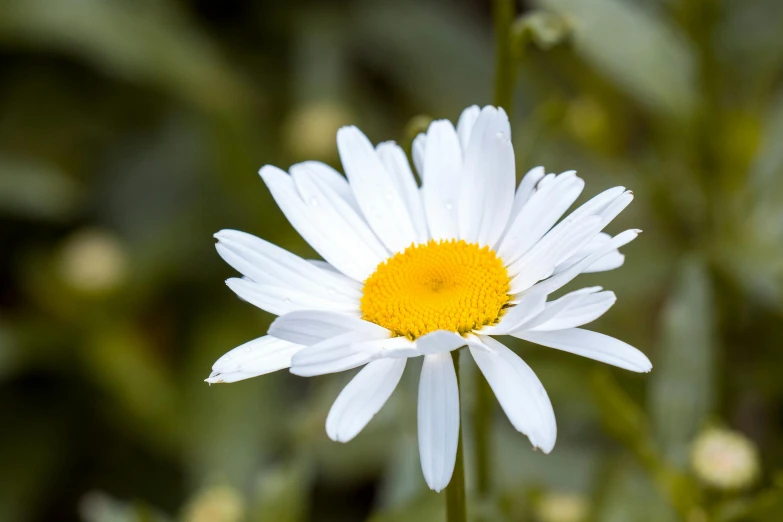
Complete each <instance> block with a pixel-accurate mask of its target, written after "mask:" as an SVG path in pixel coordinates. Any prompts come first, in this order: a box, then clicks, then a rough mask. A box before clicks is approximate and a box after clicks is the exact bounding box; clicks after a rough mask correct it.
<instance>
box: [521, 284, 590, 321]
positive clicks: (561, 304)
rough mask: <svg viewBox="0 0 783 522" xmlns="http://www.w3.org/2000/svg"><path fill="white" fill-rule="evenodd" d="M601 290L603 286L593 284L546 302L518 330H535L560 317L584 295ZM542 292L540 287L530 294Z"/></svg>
mask: <svg viewBox="0 0 783 522" xmlns="http://www.w3.org/2000/svg"><path fill="white" fill-rule="evenodd" d="M601 290H602V288H601V287H600V286H591V287H588V288H580V289H579V290H575V291H573V292H569V293H567V294H565V295H564V296H563V297H561V298H559V299H555V300H554V301H550V302H548V303H546V306H545V307H543V308H542V310H541V311H540V313H538V314H537V315H535V316H531V317H530V318H529V319H528V320H527V321H525V322H524V323H521V324H520V325H519V327H518V328H516V330H535V329H537V328H538V327H539V326H541V325H542V324H544V323H546V322H547V321H549V320H550V319H554V318H555V317H558V316H559V315H560V314H562V313H564V312H565V311H566V310H568V309H569V308H571V307H572V306H575V305H576V304H577V303H579V302H580V300H581V299H582V298H583V297H584V296H588V295H590V294H595V293H597V292H600V291H601ZM540 292H541V290H540V289H536V291H535V292H533V291H531V292H530V294H531V295H532V294H536V293H539V294H540ZM525 295H528V294H525Z"/></svg>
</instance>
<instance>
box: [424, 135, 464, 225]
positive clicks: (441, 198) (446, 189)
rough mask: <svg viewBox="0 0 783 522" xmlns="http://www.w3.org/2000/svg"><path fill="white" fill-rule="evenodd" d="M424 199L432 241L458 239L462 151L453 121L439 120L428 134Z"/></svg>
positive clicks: (425, 156)
mask: <svg viewBox="0 0 783 522" xmlns="http://www.w3.org/2000/svg"><path fill="white" fill-rule="evenodd" d="M423 167H424V174H423V176H422V187H421V191H422V197H423V201H424V213H425V215H426V216H427V228H428V230H429V232H430V236H431V237H432V239H453V238H456V237H458V235H459V234H458V227H457V222H458V221H457V220H458V213H457V206H458V204H459V194H460V187H461V184H462V151H461V149H460V145H459V138H458V137H457V131H455V130H454V126H453V125H452V124H451V122H450V121H447V120H438V121H433V122H432V123H431V124H430V127H429V130H428V131H427V147H426V149H425V153H424V165H423Z"/></svg>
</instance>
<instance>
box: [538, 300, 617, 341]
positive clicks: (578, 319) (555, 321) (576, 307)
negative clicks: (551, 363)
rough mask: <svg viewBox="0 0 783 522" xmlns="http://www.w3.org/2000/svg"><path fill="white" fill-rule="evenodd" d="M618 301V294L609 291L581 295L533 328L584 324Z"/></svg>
mask: <svg viewBox="0 0 783 522" xmlns="http://www.w3.org/2000/svg"><path fill="white" fill-rule="evenodd" d="M616 301H617V296H615V295H614V292H609V291H606V292H597V293H594V294H589V295H582V296H579V298H578V299H576V300H575V302H574V303H573V304H571V305H570V306H568V307H567V308H566V309H565V310H563V311H562V312H560V313H559V314H557V315H555V316H554V317H552V318H551V319H549V320H547V321H544V322H543V323H542V324H540V325H538V326H536V327H534V328H532V330H536V331H546V330H565V329H567V328H576V327H577V326H582V325H584V324H587V323H590V322H593V321H595V320H596V319H598V318H599V317H601V316H602V315H604V314H605V313H606V311H607V310H609V309H610V308H611V307H612V305H614V303H615V302H616Z"/></svg>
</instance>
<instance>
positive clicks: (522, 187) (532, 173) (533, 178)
mask: <svg viewBox="0 0 783 522" xmlns="http://www.w3.org/2000/svg"><path fill="white" fill-rule="evenodd" d="M544 174H546V171H544V167H534V168H532V169H530V170H529V171H527V174H525V175H524V176H523V177H522V181H520V182H519V187H517V192H516V194H514V204H513V205H512V206H511V215H510V216H509V222H508V225H509V226H510V225H511V224H512V223H513V222H514V218H515V217H516V215H517V214H519V213H520V212H521V211H522V207H524V206H525V203H527V202H528V200H529V199H530V196H532V195H533V192H535V190H536V185H537V184H538V182H539V181H541V178H543V177H544Z"/></svg>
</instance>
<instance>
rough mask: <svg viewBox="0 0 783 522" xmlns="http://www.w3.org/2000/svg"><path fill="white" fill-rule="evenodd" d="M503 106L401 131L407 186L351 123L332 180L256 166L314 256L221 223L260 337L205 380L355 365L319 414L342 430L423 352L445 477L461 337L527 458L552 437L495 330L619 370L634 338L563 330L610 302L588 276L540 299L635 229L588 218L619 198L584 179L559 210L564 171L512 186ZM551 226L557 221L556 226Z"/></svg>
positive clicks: (390, 149)
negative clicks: (525, 441) (265, 325)
mask: <svg viewBox="0 0 783 522" xmlns="http://www.w3.org/2000/svg"><path fill="white" fill-rule="evenodd" d="M510 132H511V131H510V127H509V121H508V117H507V116H506V113H505V112H504V111H503V109H496V108H495V107H485V108H483V109H479V108H478V107H477V106H473V107H470V108H468V109H466V110H465V111H464V112H463V113H462V115H461V116H460V119H459V122H458V124H457V127H456V129H455V128H454V126H453V125H452V124H451V122H449V121H446V120H440V121H435V122H433V123H432V124H431V125H430V127H429V129H428V130H427V133H426V134H422V135H419V136H418V137H417V138H416V140H415V141H414V143H413V159H414V164H415V167H416V170H417V171H418V172H419V174H420V176H421V179H422V186H421V187H419V186H418V185H417V183H416V180H415V178H414V176H413V173H412V171H411V168H410V166H409V164H408V161H407V159H406V156H405V153H404V152H403V151H402V149H401V148H400V147H399V146H398V145H396V144H395V143H393V142H385V143H381V144H380V145H378V146H377V147H373V145H372V144H371V143H370V141H369V140H368V139H367V138H366V137H365V135H364V134H362V132H361V131H360V130H359V129H357V128H356V127H344V128H342V129H340V130H339V131H338V133H337V147H338V149H339V153H340V158H341V160H342V164H343V167H344V169H345V174H346V176H347V180H346V179H345V178H344V177H343V176H342V175H340V174H339V173H338V172H336V171H335V170H334V169H332V168H330V167H328V166H327V165H324V164H322V163H317V162H305V163H300V164H297V165H294V166H292V167H291V169H290V175H289V174H287V173H285V172H284V171H282V170H280V169H278V168H276V167H273V166H265V167H263V168H262V169H261V171H260V174H261V177H262V178H263V179H264V181H265V182H266V184H267V186H268V187H269V190H270V191H271V192H272V196H273V197H274V198H275V201H276V202H277V204H278V205H279V206H280V209H281V210H282V211H283V213H284V214H285V215H286V217H287V218H288V221H289V222H290V223H291V224H292V225H293V227H294V228H295V229H296V230H297V232H299V234H300V235H301V236H302V237H303V238H304V239H305V240H306V241H307V242H308V243H310V245H311V246H312V247H313V248H314V249H315V250H316V251H317V252H318V253H319V254H320V255H321V256H322V257H323V259H324V260H325V261H312V260H305V259H302V258H300V257H298V256H296V255H294V254H291V253H290V252H287V251H285V250H283V249H281V248H279V247H276V246H274V245H272V244H270V243H267V242H266V241H264V240H263V239H259V238H257V237H255V236H252V235H249V234H246V233H243V232H238V231H234V230H224V231H222V232H219V233H218V234H216V237H217V239H218V244H217V250H218V252H219V253H220V255H221V256H222V257H223V259H225V260H226V261H227V262H228V263H229V264H230V265H231V266H232V267H234V268H235V269H236V270H238V271H239V272H241V273H242V274H243V275H244V277H243V278H232V279H229V280H228V281H227V284H228V286H229V287H230V288H231V289H232V290H234V292H236V293H237V295H239V297H241V298H242V299H244V300H245V301H248V302H250V303H252V304H254V305H256V306H258V307H259V308H261V309H263V310H266V311H267V312H270V313H272V314H275V315H278V316H280V317H279V318H278V319H276V320H275V321H274V323H273V324H272V326H271V328H270V329H269V335H266V336H264V337H261V338H259V339H256V340H254V341H250V342H248V343H246V344H244V345H242V346H240V347H238V348H235V349H234V350H232V351H230V352H228V353H227V354H226V355H224V356H223V357H221V358H220V359H219V360H218V361H217V362H216V363H215V365H214V366H213V367H212V368H213V370H214V371H213V372H212V374H211V375H210V377H209V378H208V379H207V382H210V383H219V382H234V381H238V380H241V379H247V378H249V377H255V376H257V375H262V374H265V373H269V372H273V371H276V370H280V369H283V368H289V367H290V368H291V372H292V373H294V374H296V375H302V376H314V375H322V374H327V373H334V372H341V371H345V370H350V369H353V368H357V367H359V366H364V368H363V369H362V370H361V371H360V372H359V373H358V374H357V375H356V376H355V377H354V378H353V380H352V381H351V382H350V383H349V384H348V385H347V386H346V387H345V389H344V390H343V391H342V393H340V395H339V396H338V397H337V400H336V401H335V403H334V405H333V406H332V409H331V411H330V412H329V415H328V417H327V419H326V432H327V434H328V435H329V437H331V438H332V439H333V440H336V441H340V442H347V441H349V440H351V439H352V438H353V437H355V436H356V435H357V434H358V433H359V432H360V431H361V430H362V428H364V426H366V425H367V423H368V422H369V421H370V420H371V419H372V417H373V416H374V415H375V414H376V413H377V412H378V411H379V410H380V409H381V407H382V406H383V404H384V403H385V402H386V400H387V399H388V398H389V396H390V395H391V394H392V392H393V391H394V389H395V387H396V386H397V383H398V382H399V380H400V377H401V375H402V372H403V370H404V368H405V364H406V361H407V359H408V358H410V357H419V356H423V357H424V362H423V366H422V371H421V378H420V381H419V399H418V434H419V452H420V457H421V465H422V470H423V473H424V478H425V479H426V482H427V484H428V485H429V487H430V488H432V489H434V490H436V491H440V490H442V489H443V488H444V487H446V485H447V484H448V483H449V480H450V479H451V475H452V471H453V470H454V462H455V456H456V450H457V440H458V435H459V422H460V421H459V397H458V390H457V378H456V374H455V371H454V365H453V363H452V358H451V355H450V353H449V352H451V351H452V350H456V349H458V348H460V347H463V346H466V345H467V347H468V349H469V350H470V353H471V354H472V356H473V358H474V359H475V361H476V363H477V364H478V367H479V368H480V369H481V371H482V372H483V374H484V376H485V377H486V379H487V381H488V382H489V384H490V386H491V387H492V389H493V391H494V393H495V395H496V396H497V398H498V401H499V402H500V405H501V406H502V408H503V410H504V411H505V413H506V415H507V416H508V418H509V420H510V421H511V423H512V424H513V425H514V427H515V428H516V429H517V430H519V431H520V432H522V433H524V434H525V435H527V436H528V438H529V439H530V441H531V442H532V444H533V445H534V446H535V447H537V448H540V449H541V450H542V451H544V452H545V453H548V452H549V451H551V450H552V447H553V446H554V444H555V438H556V433H557V428H556V425H555V416H554V412H553V411H552V405H551V403H550V401H549V398H548V397H547V394H546V391H545V390H544V387H543V386H542V384H541V382H540V381H539V380H538V378H537V377H536V375H535V374H534V373H533V371H532V370H531V369H530V367H529V366H528V365H527V364H525V362H524V361H523V360H522V359H521V358H519V356H517V355H516V354H515V353H514V352H512V351H511V350H509V349H508V348H506V347H505V346H504V345H503V344H501V343H500V342H498V341H497V340H495V339H494V338H493V337H492V336H495V335H512V336H514V337H518V338H519V339H524V340H526V341H530V342H533V343H536V344H540V345H543V346H548V347H551V348H555V349H558V350H563V351H566V352H571V353H575V354H577V355H581V356H584V357H589V358H591V359H595V360H598V361H602V362H605V363H608V364H612V365H615V366H619V367H621V368H625V369H628V370H631V371H636V372H647V371H650V369H651V364H650V361H649V360H648V359H647V357H645V356H644V354H642V353H641V352H640V351H639V350H637V349H636V348H633V347H631V346H629V345H628V344H626V343H624V342H622V341H619V340H617V339H614V338H612V337H608V336H606V335H603V334H600V333H596V332H592V331H589V330H584V329H581V328H579V327H580V326H582V325H584V324H586V323H589V322H590V321H593V320H594V319H596V318H598V317H599V316H601V315H602V314H603V313H604V312H606V311H607V310H608V309H609V308H610V307H611V306H612V305H613V304H614V302H615V295H614V293H613V292H610V291H602V290H601V288H600V287H592V288H583V289H581V290H576V291H574V292H571V293H568V294H565V295H564V296H562V297H560V298H559V299H555V300H552V301H550V302H547V296H548V295H549V294H551V293H552V292H555V291H556V290H558V289H560V288H561V287H562V286H563V285H565V284H566V283H568V282H570V281H571V280H572V279H574V278H575V277H576V276H578V275H579V274H581V273H583V272H597V271H603V270H611V269H613V268H617V267H619V266H620V265H622V263H623V260H624V258H623V255H622V254H620V253H619V252H618V250H617V249H618V248H619V247H621V246H623V245H625V244H626V243H628V242H630V241H631V240H633V239H634V238H635V237H636V236H637V234H638V233H639V231H638V230H627V231H625V232H622V233H621V234H618V235H617V236H614V237H611V236H609V235H607V234H605V233H602V232H601V230H602V229H603V228H604V227H605V226H606V225H607V224H608V223H609V222H610V221H611V220H612V219H614V217H615V216H617V214H619V213H620V212H621V211H622V210H623V209H624V208H625V207H626V206H627V205H628V204H629V203H630V202H631V200H632V199H633V196H632V194H631V192H630V191H627V190H625V188H624V187H615V188H611V189H609V190H606V191H604V192H602V193H601V194H599V195H597V196H595V197H594V198H593V199H591V200H589V201H588V202H587V203H585V204H583V205H582V206H581V207H579V208H578V209H576V210H575V211H574V212H572V213H571V214H570V215H568V216H567V217H566V218H565V219H562V220H561V218H562V217H563V215H564V214H565V212H566V211H567V210H568V208H569V207H570V206H571V205H572V204H573V203H574V201H575V200H576V199H577V197H578V196H579V194H580V193H581V192H582V188H583V187H584V181H582V179H580V178H579V177H577V176H576V173H575V172H573V171H569V172H564V173H562V174H559V175H555V174H546V175H545V173H544V170H543V168H541V167H537V168H535V169H533V170H531V171H530V172H528V173H527V174H526V175H525V177H524V178H523V180H522V182H521V183H520V184H519V187H518V188H517V189H516V192H515V191H514V185H515V172H514V170H515V167H514V150H513V148H512V145H511V141H510ZM558 221H559V222H558Z"/></svg>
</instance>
